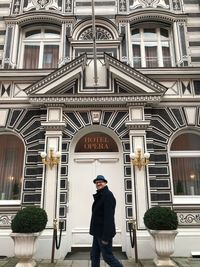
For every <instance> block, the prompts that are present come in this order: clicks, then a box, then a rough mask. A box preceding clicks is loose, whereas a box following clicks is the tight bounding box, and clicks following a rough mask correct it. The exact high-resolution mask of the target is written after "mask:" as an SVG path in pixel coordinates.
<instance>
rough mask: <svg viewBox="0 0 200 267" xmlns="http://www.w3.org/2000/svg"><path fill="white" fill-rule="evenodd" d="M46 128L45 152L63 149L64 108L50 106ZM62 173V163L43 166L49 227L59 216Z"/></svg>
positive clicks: (43, 124) (44, 123) (43, 197)
mask: <svg viewBox="0 0 200 267" xmlns="http://www.w3.org/2000/svg"><path fill="white" fill-rule="evenodd" d="M42 126H43V127H44V128H45V130H46V133H45V152H46V153H47V156H48V155H49V151H50V149H53V150H54V152H61V150H62V130H63V128H64V127H65V123H64V122H63V121H62V108H60V107H55V108H48V109H47V120H46V122H43V123H42ZM60 173H61V163H60V162H59V163H58V165H55V166H54V167H53V168H50V167H49V166H48V165H44V166H43V190H42V191H43V196H42V204H43V207H44V209H45V210H46V212H47V215H48V223H47V227H52V224H53V219H54V218H58V217H59V206H60Z"/></svg>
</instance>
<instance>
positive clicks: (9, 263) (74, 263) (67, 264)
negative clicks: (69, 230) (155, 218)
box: [0, 257, 200, 267]
mask: <svg viewBox="0 0 200 267" xmlns="http://www.w3.org/2000/svg"><path fill="white" fill-rule="evenodd" d="M172 260H173V261H174V262H175V263H176V264H177V266H179V267H200V258H178V257H176V258H172ZM120 261H121V263H122V264H123V266H124V267H155V265H154V263H153V261H152V259H145V260H144V259H142V260H139V262H138V264H136V263H135V262H134V260H133V259H130V260H129V259H128V260H120ZM17 262H18V259H16V258H15V257H13V258H0V267H2V266H3V267H14V266H15V265H16V264H17ZM36 266H37V267H91V264H90V261H89V260H78V259H76V260H54V263H51V262H50V260H37V262H36ZM100 267H109V266H108V265H107V264H105V263H104V261H103V260H102V261H101V266H100ZM165 267H167V266H165Z"/></svg>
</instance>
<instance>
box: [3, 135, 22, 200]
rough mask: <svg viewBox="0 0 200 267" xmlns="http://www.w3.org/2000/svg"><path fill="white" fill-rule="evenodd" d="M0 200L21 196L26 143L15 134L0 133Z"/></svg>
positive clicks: (16, 198)
mask: <svg viewBox="0 0 200 267" xmlns="http://www.w3.org/2000/svg"><path fill="white" fill-rule="evenodd" d="M0 148H1V149H0V200H19V199H20V197H21V186H22V175H23V162H24V144H23V142H22V141H21V140H20V139H19V138H18V137H17V136H15V135H13V134H1V135H0Z"/></svg>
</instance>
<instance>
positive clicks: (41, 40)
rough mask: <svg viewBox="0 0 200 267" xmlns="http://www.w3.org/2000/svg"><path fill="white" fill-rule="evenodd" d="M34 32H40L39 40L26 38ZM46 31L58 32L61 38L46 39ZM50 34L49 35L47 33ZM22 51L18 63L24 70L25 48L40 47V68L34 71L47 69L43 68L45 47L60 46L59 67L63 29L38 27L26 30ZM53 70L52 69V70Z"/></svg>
mask: <svg viewBox="0 0 200 267" xmlns="http://www.w3.org/2000/svg"><path fill="white" fill-rule="evenodd" d="M34 30H40V36H39V35H38V37H37V38H31V37H30V36H29V37H26V33H27V32H31V31H34ZM45 30H52V31H56V32H57V33H58V35H59V37H57V38H56V37H54V38H50V37H48V38H45ZM46 34H48V33H46ZM20 43H21V49H20V52H19V57H18V62H19V68H20V69H24V66H23V65H24V52H25V46H26V45H31V46H39V60H38V67H37V68H34V69H46V68H43V56H44V47H45V45H56V46H58V65H59V58H60V57H61V55H60V53H61V29H60V28H59V27H54V26H47V25H46V26H38V27H31V28H27V29H25V30H24V31H23V32H22V34H21V40H20ZM50 69H51V68H50Z"/></svg>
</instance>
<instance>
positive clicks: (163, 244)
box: [149, 230, 178, 267]
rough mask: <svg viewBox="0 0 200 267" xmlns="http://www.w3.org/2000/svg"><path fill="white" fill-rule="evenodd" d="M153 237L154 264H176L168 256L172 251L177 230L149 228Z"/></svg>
mask: <svg viewBox="0 0 200 267" xmlns="http://www.w3.org/2000/svg"><path fill="white" fill-rule="evenodd" d="M149 233H150V234H151V236H152V237H153V239H154V245H155V252H156V255H157V257H156V258H155V259H154V263H155V265H156V266H165V267H168V266H177V265H176V264H175V263H174V262H173V261H172V260H171V259H170V256H171V255H172V254H173V253H174V243H175V237H176V235H177V233H178V231H177V230H149Z"/></svg>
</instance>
